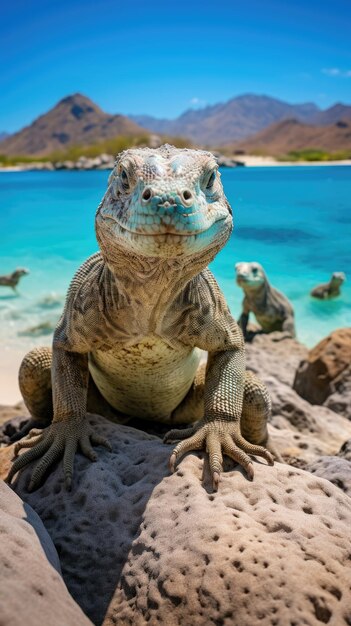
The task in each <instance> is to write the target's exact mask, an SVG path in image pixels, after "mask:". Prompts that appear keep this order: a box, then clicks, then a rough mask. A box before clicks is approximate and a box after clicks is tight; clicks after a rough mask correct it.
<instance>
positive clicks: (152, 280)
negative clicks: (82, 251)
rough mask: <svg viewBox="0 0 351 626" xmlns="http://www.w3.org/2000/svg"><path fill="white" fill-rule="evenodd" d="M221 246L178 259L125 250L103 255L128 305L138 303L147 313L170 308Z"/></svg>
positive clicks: (121, 249) (120, 249)
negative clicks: (151, 310)
mask: <svg viewBox="0 0 351 626" xmlns="http://www.w3.org/2000/svg"><path fill="white" fill-rule="evenodd" d="M221 247H222V246H221V245H219V244H218V243H217V244H216V245H214V246H212V247H211V248H210V249H207V250H204V251H201V252H198V253H197V254H194V255H189V256H180V257H175V258H166V259H165V258H159V257H148V256H141V255H137V254H135V253H132V252H129V251H128V250H125V249H123V248H119V249H118V251H116V250H115V251H114V253H113V254H110V253H109V254H108V256H107V255H105V254H104V251H103V250H102V251H101V254H102V256H103V258H104V260H105V263H106V265H107V266H108V268H109V270H110V272H111V273H112V274H113V277H114V279H115V281H116V284H117V286H118V291H119V292H120V293H121V294H123V295H124V296H125V297H126V298H127V299H128V301H130V302H131V301H135V302H138V303H139V304H140V305H141V306H144V307H146V308H147V309H149V310H150V309H154V308H155V307H157V309H158V310H162V309H166V308H168V306H169V304H170V303H171V302H172V301H174V300H175V299H176V297H177V296H178V294H179V293H180V292H181V291H182V290H183V289H184V288H185V286H186V285H187V284H188V283H189V281H191V280H192V278H194V277H195V276H196V275H197V274H199V273H200V272H201V271H202V270H203V269H204V268H205V267H207V265H208V264H209V263H210V262H211V261H212V260H213V259H214V257H215V256H216V254H217V253H218V251H219V250H220V248H221Z"/></svg>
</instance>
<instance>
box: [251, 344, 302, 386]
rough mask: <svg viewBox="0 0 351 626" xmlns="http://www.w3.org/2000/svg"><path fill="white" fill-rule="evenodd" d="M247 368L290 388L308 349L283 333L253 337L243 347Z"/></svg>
mask: <svg viewBox="0 0 351 626" xmlns="http://www.w3.org/2000/svg"><path fill="white" fill-rule="evenodd" d="M245 352H246V364H247V368H248V369H250V370H252V371H253V372H255V373H256V374H259V376H260V377H262V376H270V377H272V378H276V379H277V380H279V381H280V382H282V383H284V384H286V385H289V386H290V387H292V384H293V382H294V378H295V372H296V369H297V367H298V365H299V363H300V361H301V360H303V359H305V358H306V357H307V354H308V349H307V347H306V346H304V345H303V344H301V343H299V342H298V341H297V340H296V339H291V338H289V337H286V336H285V334H284V333H280V332H279V333H278V332H275V333H270V334H258V335H255V336H254V338H253V340H252V342H250V343H247V344H246V346H245Z"/></svg>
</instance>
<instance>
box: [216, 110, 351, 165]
mask: <svg viewBox="0 0 351 626" xmlns="http://www.w3.org/2000/svg"><path fill="white" fill-rule="evenodd" d="M226 147H227V148H230V149H231V150H233V151H244V152H247V153H255V152H256V153H257V152H259V153H261V154H267V155H271V156H281V155H286V154H288V153H289V152H292V151H300V150H307V149H315V150H323V151H326V152H338V151H345V150H346V151H347V150H350V151H351V114H350V119H347V120H346V119H345V120H339V121H338V122H336V123H335V124H330V125H329V126H312V125H310V124H309V125H307V124H302V123H301V122H299V121H298V120H296V119H290V120H283V121H281V122H278V123H276V124H272V125H271V126H269V127H268V128H265V129H264V130H262V131H260V132H259V133H257V134H256V135H253V136H252V137H249V138H248V139H246V140H244V141H241V142H235V143H233V144H230V145H228V146H226Z"/></svg>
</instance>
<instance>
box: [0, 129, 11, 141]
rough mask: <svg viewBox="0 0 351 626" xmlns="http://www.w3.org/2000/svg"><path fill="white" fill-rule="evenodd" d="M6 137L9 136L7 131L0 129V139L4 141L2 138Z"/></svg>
mask: <svg viewBox="0 0 351 626" xmlns="http://www.w3.org/2000/svg"><path fill="white" fill-rule="evenodd" d="M7 137H9V133H5V132H1V131H0V141H4V139H6V138H7Z"/></svg>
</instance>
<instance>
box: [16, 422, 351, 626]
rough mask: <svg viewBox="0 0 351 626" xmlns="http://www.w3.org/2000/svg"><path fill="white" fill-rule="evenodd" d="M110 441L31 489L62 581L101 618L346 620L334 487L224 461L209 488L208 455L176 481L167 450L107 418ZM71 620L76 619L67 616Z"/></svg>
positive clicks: (265, 625)
mask: <svg viewBox="0 0 351 626" xmlns="http://www.w3.org/2000/svg"><path fill="white" fill-rule="evenodd" d="M89 421H90V423H91V424H92V425H94V426H95V427H96V428H97V429H98V432H99V433H100V434H102V435H104V436H107V437H108V438H109V439H110V442H111V443H112V446H113V452H112V453H111V452H108V451H107V450H105V449H104V448H99V449H98V460H97V462H96V463H91V462H89V461H88V460H87V459H86V458H85V457H83V456H82V455H80V454H79V453H78V454H77V455H76V459H75V474H74V481H73V486H72V491H71V492H67V491H66V490H65V489H64V486H63V476H62V465H61V464H59V465H58V466H56V467H55V468H54V470H53V471H52V472H51V473H50V474H49V476H48V478H47V481H46V483H45V484H44V485H43V486H42V487H41V488H40V489H38V490H37V491H36V492H34V493H28V492H27V491H26V486H27V485H28V481H29V478H30V472H31V469H32V468H27V469H25V470H24V471H23V473H22V474H21V475H20V476H19V478H18V479H17V482H16V485H15V488H16V491H17V493H18V494H20V495H22V496H23V497H25V498H26V500H27V502H28V503H30V505H31V506H32V507H33V508H34V509H35V510H36V511H37V512H38V513H39V515H40V516H41V519H42V520H43V523H44V524H45V526H46V528H47V530H48V532H49V533H50V535H51V537H52V539H53V541H54V544H55V546H56V548H57V550H58V553H59V555H60V559H61V566H62V571H63V576H64V579H65V582H66V584H67V586H68V589H69V590H70V592H71V594H72V596H73V597H74V599H75V600H76V601H77V602H78V603H79V605H80V606H81V607H82V609H83V610H84V612H85V613H86V614H87V615H88V616H89V617H90V619H91V620H92V621H93V622H94V623H95V624H99V625H100V624H104V625H105V626H112V625H114V624H119V625H130V626H132V625H137V626H139V625H140V626H142V625H144V624H146V623H149V624H164V625H166V624H167V626H176V625H182V626H184V625H185V624H191V625H194V626H205V625H206V626H207V625H208V624H221V625H223V626H252V625H253V624H256V623H260V624H262V626H278V625H279V626H285V625H289V626H290V625H291V624H296V625H300V624H306V626H320V624H321V623H325V624H326V623H330V624H335V625H336V624H338V625H342V624H345V626H346V624H350V623H351V596H350V593H349V584H348V581H349V580H350V577H351V560H350V545H349V529H350V524H351V499H350V498H349V497H348V496H346V495H345V494H343V493H342V492H341V491H340V489H338V488H337V487H335V486H334V485H332V484H331V483H330V482H329V481H327V480H323V479H321V478H318V477H316V476H312V475H311V474H310V473H308V472H304V471H302V470H299V469H296V468H293V467H290V466H287V465H283V464H279V463H277V464H276V465H275V466H274V467H269V466H267V465H266V464H265V463H264V462H260V461H257V462H255V463H254V467H255V477H254V480H253V482H250V481H248V479H247V478H246V476H245V475H244V474H243V472H242V471H241V469H240V468H239V467H238V466H235V465H234V464H233V463H232V462H231V461H229V460H227V461H226V470H227V471H226V472H225V473H224V474H223V476H222V479H221V482H220V485H219V491H218V492H217V493H213V492H212V487H211V484H210V481H209V476H208V466H207V462H206V461H205V462H204V461H203V458H202V457H203V454H200V453H199V454H189V455H188V456H187V457H186V458H184V459H183V461H182V462H181V463H180V464H179V466H178V468H177V471H176V473H175V474H173V475H169V471H168V468H167V462H168V457H169V454H170V447H169V446H166V445H164V444H162V443H161V442H160V440H159V439H158V438H157V437H154V436H152V435H148V434H146V433H143V432H141V431H137V430H135V429H132V428H130V427H127V426H118V425H115V424H113V423H111V422H108V421H107V420H105V419H104V418H101V417H98V416H90V417H89ZM62 623H68V622H67V621H66V622H62Z"/></svg>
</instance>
